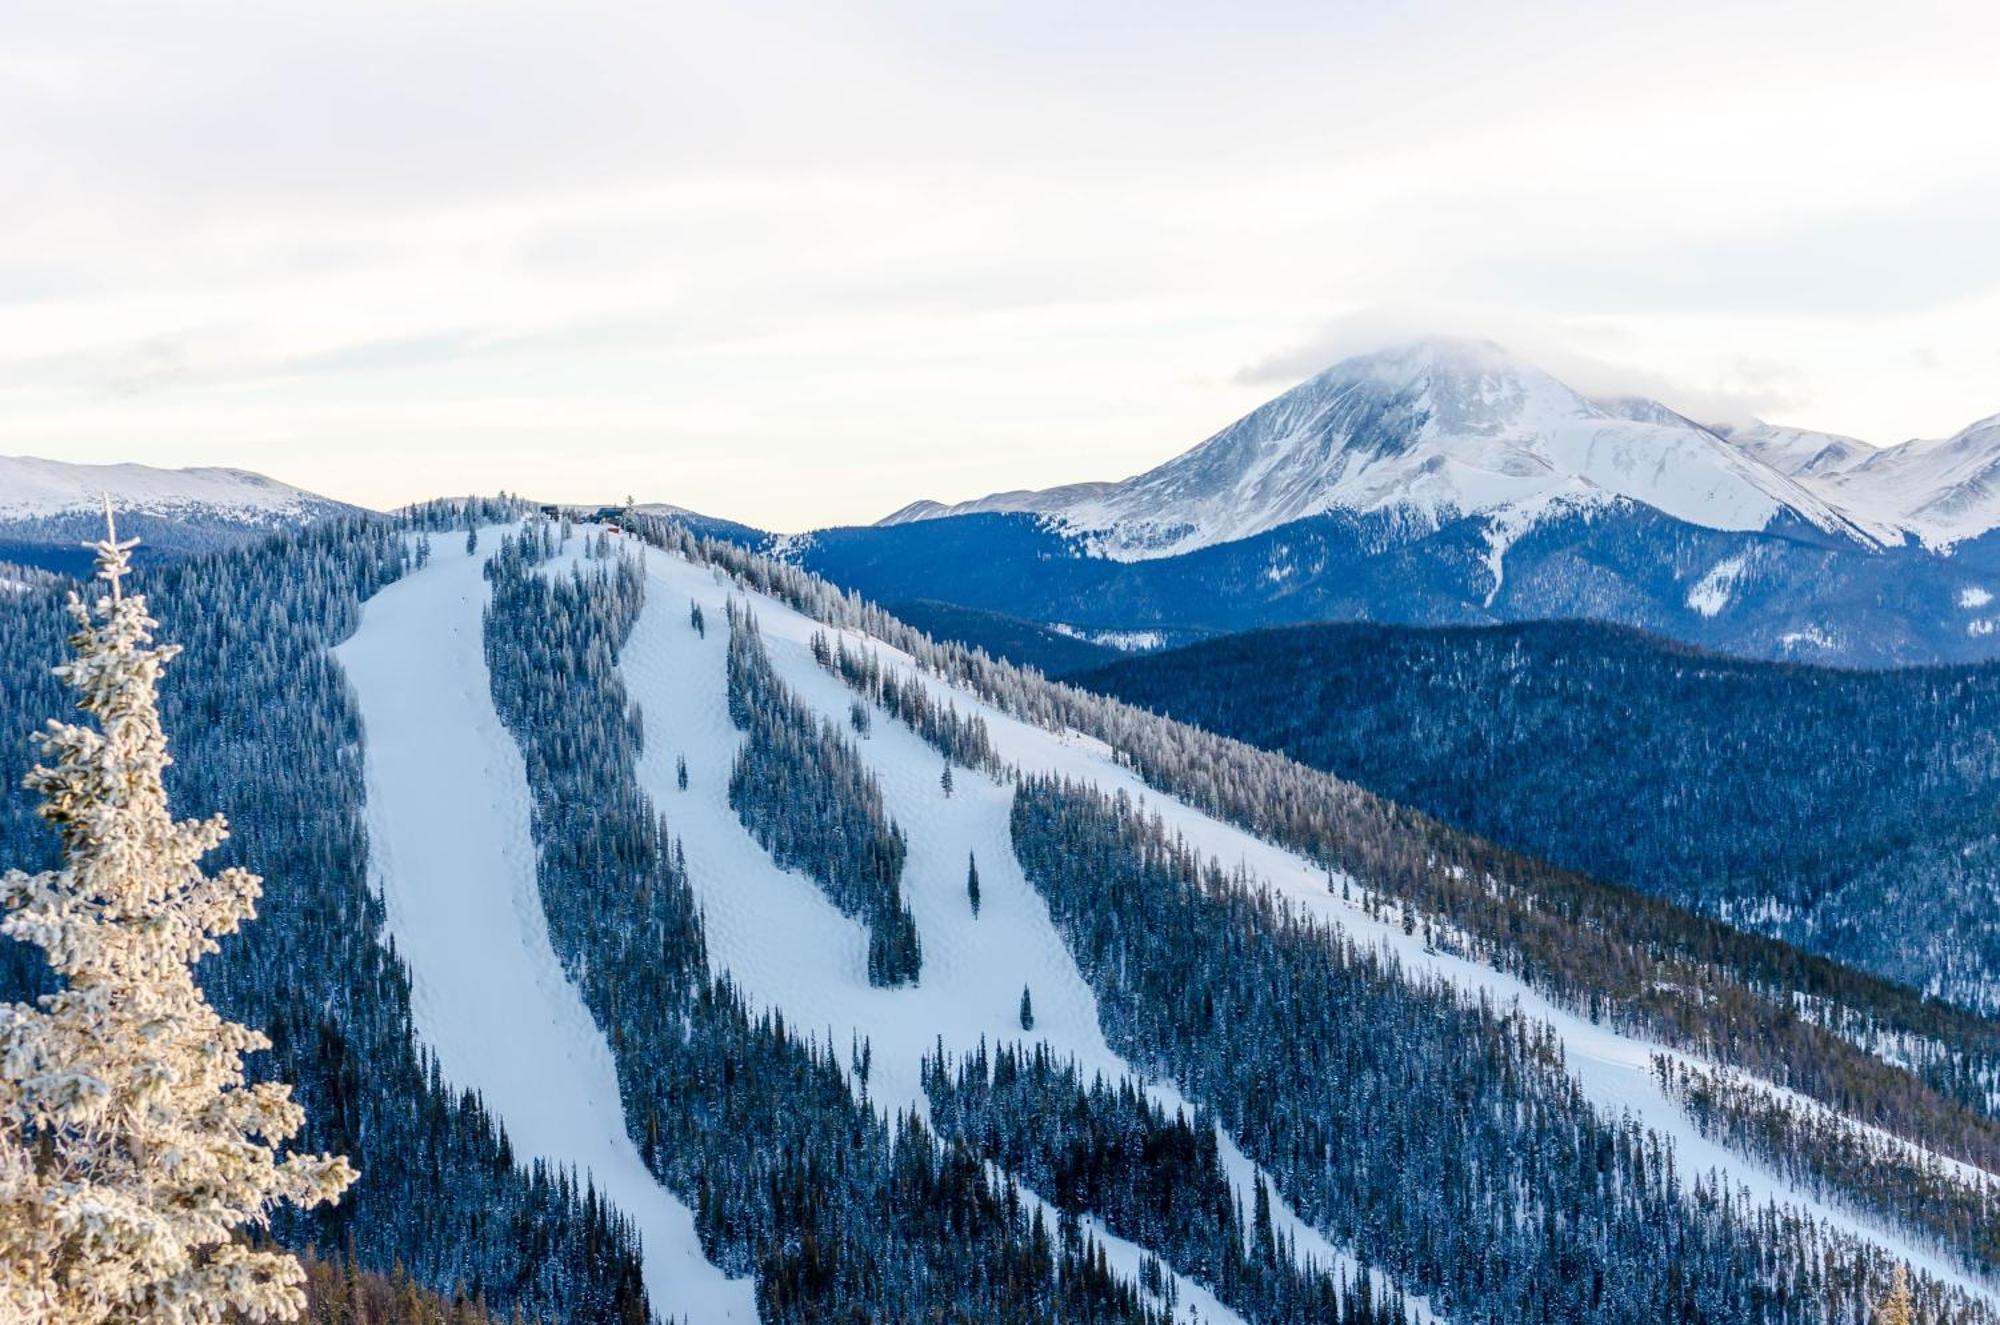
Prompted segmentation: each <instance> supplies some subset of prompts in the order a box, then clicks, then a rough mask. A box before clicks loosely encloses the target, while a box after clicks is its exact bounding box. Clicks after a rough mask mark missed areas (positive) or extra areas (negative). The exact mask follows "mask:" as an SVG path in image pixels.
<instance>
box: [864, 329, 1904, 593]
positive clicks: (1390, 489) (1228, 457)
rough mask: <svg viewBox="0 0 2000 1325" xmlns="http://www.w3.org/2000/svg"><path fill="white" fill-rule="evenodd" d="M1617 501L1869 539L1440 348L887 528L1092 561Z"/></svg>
mask: <svg viewBox="0 0 2000 1325" xmlns="http://www.w3.org/2000/svg"><path fill="white" fill-rule="evenodd" d="M1645 403H1646V404H1648V405H1652V402H1645ZM1617 498H1626V499H1629V500H1632V501H1636V502H1641V503H1644V504H1645V505H1648V506H1651V507H1654V508H1655V509H1657V510H1660V511H1662V512H1665V513H1666V514H1667V515H1670V516H1673V517H1675V518H1676V519H1680V520H1685V521H1687V522H1689V523H1692V524H1697V525H1702V526H1705V527H1707V528H1711V529H1725V530H1756V529H1762V528H1764V527H1765V526H1766V525H1768V524H1769V523H1770V522H1771V521H1772V520H1773V519H1774V518H1776V517H1777V516H1778V515H1779V513H1780V512H1782V511H1789V512H1791V513H1792V514H1794V515H1796V516H1797V517H1799V518H1800V519H1802V520H1804V521H1806V522H1807V523H1809V524H1812V525H1815V526H1817V527H1819V528H1821V529H1824V530H1827V531H1830V532H1834V533H1838V534H1842V535H1845V536H1849V537H1853V538H1856V539H1857V540H1863V541H1866V540H1868V539H1869V538H1870V537H1871V536H1870V535H1868V534H1866V533H1864V532H1863V531H1862V530H1861V529H1859V528H1857V527H1856V526H1855V525H1854V523H1853V522H1852V521H1850V520H1849V519H1848V518H1847V517H1846V516H1845V515H1844V514H1843V513H1842V512H1841V511H1839V510H1838V509H1836V508H1835V507H1834V506H1832V505H1831V504H1829V503H1828V502H1827V501H1825V500H1824V499H1823V498H1822V497H1820V496H1818V495H1816V494H1815V493H1814V492H1812V491H1810V490H1808V489H1807V488H1805V487H1804V486H1801V485H1800V484H1799V483H1797V482H1795V481H1794V480H1793V479H1791V478H1790V477H1788V476H1786V475H1785V474H1782V473H1779V472H1778V471H1777V470H1774V469H1772V468H1771V467H1770V466H1769V465H1767V464H1764V463H1762V462H1761V461H1759V460H1757V459H1754V458H1753V457H1752V456H1750V455H1749V454H1747V453H1746V452H1745V451H1744V450H1743V449H1740V448H1739V447H1736V446H1732V445H1730V444H1729V443H1728V442H1727V441H1725V440H1724V439H1723V438H1722V437H1720V436H1718V435H1717V434H1716V433H1715V432H1713V431H1711V430H1709V429H1707V428H1704V427H1702V426H1700V425H1698V424H1695V423H1692V422H1690V421H1689V420H1687V419H1685V418H1682V417H1681V416H1680V415H1678V414H1675V413H1674V412H1673V411H1671V410H1668V409H1666V408H1665V407H1664V406H1657V405H1654V406H1653V408H1651V409H1649V410H1638V409H1634V408H1632V402H1613V406H1612V407H1611V408H1606V407H1605V406H1603V405H1600V404H1597V403H1593V402H1592V401H1589V400H1587V399H1585V398H1584V397H1583V396H1581V395H1579V394H1577V393H1576V392H1575V391H1572V390H1571V389H1570V388H1569V387H1567V386H1564V385H1563V384H1562V383H1561V382H1558V381H1557V380H1556V379H1555V378H1553V377H1550V376H1549V375H1548V374H1546V373H1544V372H1541V371H1540V370H1538V369H1535V368H1532V367H1529V366H1528V365H1526V364H1523V363H1520V362H1518V361H1516V360H1513V359H1511V358H1509V357H1508V356H1507V355H1506V354H1505V353H1504V352H1503V351H1502V350H1500V349H1499V347H1497V346H1494V345H1490V344H1486V343H1484V342H1469V341H1455V340H1446V339H1428V340H1420V341H1416V342H1413V343H1411V344H1409V345H1404V346H1399V347H1397V348H1394V349H1391V350H1386V351H1383V352H1381V353H1379V354H1371V355H1365V356H1362V357H1359V358H1355V359H1349V360H1346V361H1344V362H1342V363H1338V364H1336V365H1334V366H1333V367H1332V368H1330V369H1328V370H1327V371H1326V372H1324V373H1321V374H1320V375H1319V376H1317V377H1315V378H1312V379H1311V380H1309V381H1307V382H1304V383H1302V384H1300V385H1299V386H1297V387H1294V388H1293V389H1292V390H1290V391H1287V392H1286V393H1284V394H1283V395H1281V396H1279V397H1277V398H1276V399H1274V400H1271V401H1269V402H1267V403H1266V404H1264V405H1262V406H1260V407H1259V408H1258V409H1256V410H1254V411H1252V412H1251V413H1250V414H1248V415H1245V416H1244V417H1243V418H1241V419H1239V420H1237V421H1236V422H1235V423H1232V424H1231V425H1229V426H1228V427H1227V428H1224V429H1223V430H1222V431H1221V432H1219V433H1217V434H1215V435H1214V436H1213V437H1211V438H1209V439H1208V440H1207V441H1205V442H1203V443H1201V445H1199V446H1197V447H1195V448H1194V449H1193V450H1191V451H1188V452H1186V453H1185V454H1183V455H1180V456H1177V457H1176V458H1174V459H1172V460H1169V461H1168V462H1166V463H1165V464H1163V465H1161V466H1159V467H1158V468H1156V469H1152V470H1149V471H1147V472H1146V473H1144V474H1140V475H1137V476H1135V477H1133V478H1129V479H1126V480H1124V481H1123V482H1121V483H1114V484H1074V485H1071V486H1070V487H1067V488H1055V489H1050V490H1048V491H1046V492H1008V493H996V494H994V495H992V496H990V497H984V498H980V499H979V500H977V501H972V502H965V503H961V504H959V505H956V506H943V505H939V504H938V503H935V502H919V503H915V504H913V505H912V506H909V507H905V508H904V509H903V510H901V511H898V512H896V513H895V514H894V515H891V516H890V517H888V519H887V520H886V521H885V522H884V523H904V522H908V521H911V520H922V519H936V518H938V517H940V516H946V515H962V514H968V513H972V512H976V511H1026V512H1033V513H1036V514H1039V515H1042V516H1044V517H1047V518H1048V519H1050V520H1051V521H1052V522H1054V523H1055V524H1056V525H1058V526H1059V527H1061V528H1063V529H1064V530H1066V531H1068V532H1070V533H1074V534H1077V535H1080V536H1082V537H1083V538H1084V539H1085V540H1086V542H1087V544H1088V545H1089V546H1090V547H1091V548H1092V550H1094V551H1095V552H1097V553H1099V554H1101V555H1104V556H1107V557H1112V558H1116V559H1119V560H1142V559H1145V558H1150V557H1166V556H1177V555H1180V554H1181V553H1185V552H1191V551H1193V550H1195V549H1196V548H1201V547H1206V546H1209V545H1210V544H1215V543H1226V542H1231V541H1233V540H1236V539H1241V538H1248V537H1250V536H1252V535H1254V534H1258V533H1262V532H1263V531H1265V530H1267V529H1274V528H1276V527H1278V526H1279V525H1283V524H1288V523H1290V522H1291V521H1293V520H1299V519H1304V518H1305V517H1307V516H1311V515H1318V514H1321V513H1323V512H1326V511H1330V510H1345V511H1353V512H1359V513H1369V512H1376V511H1393V512H1395V513H1397V514H1398V515H1400V516H1401V517H1402V518H1403V519H1404V520H1405V521H1407V522H1408V524H1409V525H1410V527H1412V528H1415V529H1420V530H1428V529H1433V528H1436V527H1437V526H1438V525H1440V524H1443V523H1445V522H1446V521H1448V520H1450V519H1453V518H1456V517H1459V516H1464V515H1483V514H1495V513H1500V514H1505V513H1507V512H1509V511H1516V512H1528V513H1529V514H1528V515H1527V516H1526V517H1525V519H1524V520H1520V519H1517V520H1515V521H1513V522H1512V523H1513V524H1514V525H1515V526H1517V527H1516V529H1515V531H1514V533H1513V535H1512V536H1511V537H1518V535H1519V532H1521V530H1523V529H1525V528H1526V527H1528V526H1529V525H1531V524H1532V523H1534V521H1535V520H1537V519H1541V518H1546V517H1547V516H1548V515H1549V514H1551V513H1552V512H1555V511H1558V510H1569V509H1574V508H1575V507H1577V506H1579V505H1592V504H1604V503H1607V502H1610V501H1613V500H1615V499H1617ZM1558 499H1560V500H1558ZM1511 537H1510V538H1509V541H1511ZM1502 551H1503V552H1504V548H1502Z"/></svg>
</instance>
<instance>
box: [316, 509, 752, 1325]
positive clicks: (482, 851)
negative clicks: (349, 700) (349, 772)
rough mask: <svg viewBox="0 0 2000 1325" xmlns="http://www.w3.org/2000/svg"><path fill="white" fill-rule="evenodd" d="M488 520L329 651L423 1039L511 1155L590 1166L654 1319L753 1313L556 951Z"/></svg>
mask: <svg viewBox="0 0 2000 1325" xmlns="http://www.w3.org/2000/svg"><path fill="white" fill-rule="evenodd" d="M502 532H504V531H503V530H500V529H486V530H483V531H482V532H481V534H480V539H479V543H480V549H481V550H480V552H479V553H476V554H474V555H472V556H468V555H466V553H465V551H464V540H463V538H462V537H460V536H457V535H452V534H440V535H438V536H436V537H434V538H433V539H432V554H431V560H430V561H429V563H428V564H426V565H425V566H424V567H423V568H421V569H419V570H417V571H414V572H412V573H411V574H410V575H408V576H406V577H404V578H403V579H401V580H399V581H397V582H396V583H395V584H392V585H390V586H388V587H387V588H385V589H383V590H382V591H381V592H380V593H378V594H376V595H375V596H374V597H373V598H371V599H369V600H368V602H367V603H366V604H364V605H363V607H362V612H361V624H360V626H359V628H358V629H356V631H355V633H354V635H353V637H352V638H351V639H349V640H348V641H347V642H346V643H344V644H342V645H341V646H340V647H339V648H337V649H336V650H334V656H335V657H336V658H337V659H338V661H339V662H340V664H341V666H342V667H343V668H344V669H345V670H346V672H347V676H348V679H349V680H350V681H351V682H352V684H353V686H354V689H355V693H356V697H357V700H358V703H359V707H360V711H361V718H362V723H363V730H364V733H365V736H364V771H365V780H366V787H367V810H366V819H367V828H368V843H369V856H370V859H369V869H370V874H371V876H372V878H373V879H374V881H375V884H376V886H377V887H378V888H379V889H380V890H381V892H382V896H383V899H384V901H385V903H386V907H387V912H388V928H389V933H390V935H391V936H392V937H393V939H394V940H395V944H396V950H397V951H398V952H399V953H400V954H401V955H402V957H403V959H404V960H405V961H406V962H408V963H409V967H410V973H411V977H412V980H413V986H414V987H413V989H412V1012H413V1016H414V1018H415V1022H416V1031H417V1034H418V1035H419V1036H420V1037H421V1039H422V1040H423V1042H424V1043H425V1044H427V1045H429V1046H430V1048H431V1050H432V1052H434V1053H435V1054H436V1056H437V1060H438V1065H439V1068H440V1069H441V1071H442V1072H443V1074H444V1076H445V1078H446V1080H448V1081H449V1082H450V1083H451V1084H452V1085H453V1086H456V1087H460V1088H463V1089H468V1090H473V1091H477V1092H478V1093H479V1094H480V1095H482V1096H483V1097H484V1099H485V1102H486V1105H487V1107H488V1108H489V1109H491V1110H492V1112H493V1114H494V1115H495V1116H496V1117H497V1118H498V1119H499V1120H500V1122H501V1123H502V1124H503V1125H504V1126H505V1128H506V1131H507V1135H508V1137H509V1139H510V1140H511V1141H512V1143H513V1146H514V1150H515V1153H516V1154H517V1155H518V1156H519V1157H520V1158H521V1159H522V1160H527V1159H531V1158H532V1159H540V1160H542V1161H544V1162H545V1163H547V1164H550V1165H553V1166H556V1167H559V1168H569V1169H573V1170H575V1171H576V1173H577V1175H578V1179H579V1180H581V1179H582V1178H583V1176H584V1175H585V1174H588V1176H589V1178H590V1180H591V1181H592V1182H594V1183H595V1184H596V1187H597V1190H598V1192H599V1193H600V1194H601V1195H603V1196H604V1197H605V1198H606V1199H607V1200H608V1201H609V1203H610V1204H611V1205H612V1206H613V1207H614V1208H615V1209H617V1210H619V1211H621V1212H622V1213H623V1214H624V1215H625V1216H626V1217H627V1218H629V1219H630V1220H631V1221H632V1222H633V1223H634V1224H635V1225H636V1227H637V1230H638V1233H639V1237H640V1240H641V1248H642V1252H643V1259H644V1276H645V1282H646V1290H647V1293H648V1294H649V1295H650V1297H651V1299H652V1303H653V1309H654V1310H655V1311H656V1312H658V1313H660V1314H661V1315H663V1316H665V1315H669V1314H672V1315H677V1316H685V1317H686V1318H687V1319H688V1320H689V1321H692V1322H709V1321H718V1322H745V1323H747V1322H754V1321H755V1320H756V1319H757V1312H756V1302H755V1293H754V1285H753V1284H752V1282H751V1281H750V1280H748V1279H730V1278H727V1277H726V1276H725V1275H724V1274H723V1273H722V1271H720V1270H719V1269H717V1268H716V1267H715V1266H714V1265H712V1264H711V1263H710V1262H709V1261H708V1259H707V1257H706V1256H704V1255H703V1253H702V1248H701V1243H700V1240H699V1239H698V1238H697V1237H696V1235H695V1227H694V1217H693V1215H692V1214H691V1213H690V1211H689V1210H688V1208H687V1207H686V1206H684V1205H682V1204H681V1203H680V1202H679V1201H678V1200H676V1199H675V1198H674V1197H673V1195H672V1194H671V1193H669V1192H668V1191H667V1190H666V1189H665V1188H663V1187H661V1186H660V1185H659V1183H658V1182H656V1181H655V1180H654V1178H653V1176H652V1174H651V1173H649V1172H648V1171H647V1169H646V1167H645V1165H644V1163H643V1162H642V1161H641V1160H640V1158H639V1154H638V1151H637V1149H636V1148H635V1147H634V1146H633V1143H632V1141H631V1138H630V1136H629V1134H628V1133H627V1131H626V1127H625V1118H624V1110H623V1107H622V1105H621V1103H620V1099H619V1093H618V1078H617V1073H616V1071H615V1069H614V1067H613V1063H612V1058H611V1050H610V1046H609V1045H608V1044H607V1043H606V1041H605V1038H604V1035H603V1034H602V1033H601V1032H600V1031H599V1029H598V1027H597V1025H596V1023H595V1022H594V1021H593V1020H592V1019H591V1016H590V1012H589V1010H588V1009H587V1008H585V1006H584V1004H583V1000H582V998H581V997H580V996H579V995H578V993H577V991H576V990H575V988H574V987H572V986H571V984H570V983H569V981H568V979H567V978H566V977H565V976H564V974H563V971H562V967H561V965H560V963H559V962H558V961H557V959H556V955H555V951H554V949H553V948H552V947H551V946H550V943H549V936H548V925H547V922H546V920H545V918H544V915H543V911H542V902H541V894H540V890H539V887H538V885H537V882H536V868H535V862H536V854H535V844H534V842H533V841H532V839H531V837H530V826H529V804H530V802H529V792H528V779H527V771H526V768H525V766H524V765H523V763H522V760H521V753H520V750H519V748H518V747H517V746H516V744H515V742H514V739H513V737H512V736H511V735H510V734H509V733H508V731H507V729H506V728H505V727H504V726H503V725H502V724H501V722H500V717H499V714H498V713H497V712H496V711H495V709H494V706H493V696H492V690H491V688H490V683H489V680H488V675H487V668H486V652H485V644H484V639H483V631H482V622H481V612H482V610H483V609H484V607H485V605H486V602H487V599H488V589H487V585H486V582H485V579H484V578H483V575H482V569H483V567H484V565H485V561H486V556H487V555H489V554H490V553H491V551H492V550H493V549H494V548H496V547H497V546H498V545H499V541H500V535H501V533H502Z"/></svg>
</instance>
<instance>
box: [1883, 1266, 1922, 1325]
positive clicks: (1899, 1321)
mask: <svg viewBox="0 0 2000 1325" xmlns="http://www.w3.org/2000/svg"><path fill="white" fill-rule="evenodd" d="M1916 1319H1917V1317H1916V1312H1915V1310H1914V1309H1913V1308H1912V1306H1911V1303H1910V1271H1909V1269H1908V1268H1907V1267H1905V1266H1902V1265H1898V1266H1897V1267H1896V1272H1895V1276H1894V1277H1893V1278H1892V1279H1891V1280H1890V1282H1889V1296H1888V1297H1886V1298H1884V1299H1882V1305H1881V1306H1879V1307H1876V1308H1875V1325H1915V1322H1916Z"/></svg>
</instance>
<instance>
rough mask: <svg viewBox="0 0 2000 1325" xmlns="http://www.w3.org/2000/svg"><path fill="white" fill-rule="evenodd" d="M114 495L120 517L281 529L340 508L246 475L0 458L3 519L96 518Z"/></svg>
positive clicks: (0, 516) (238, 471)
mask: <svg viewBox="0 0 2000 1325" xmlns="http://www.w3.org/2000/svg"><path fill="white" fill-rule="evenodd" d="M106 493H109V494H110V495H111V501H112V505H113V506H114V507H115V508H116V509H117V510H119V511H121V512H123V511H133V512H142V513H145V514H149V515H166V514H173V513H176V512H188V511H197V510H198V511H202V512H204V513H213V514H223V515H227V516H230V517H233V518H235V519H238V520H241V521H243V522H244V523H249V524H274V525H275V524H286V523H293V522H296V521H299V520H303V519H305V518H307V517H309V516H311V515H313V514H315V513H316V512H317V511H320V510H324V509H327V508H330V507H333V506H335V505H337V503H335V502H331V501H328V500H327V499H326V498H324V497H317V496H314V495H313V494H312V493H310V492H306V491H303V490H302V489H299V488H294V487H292V486H290V485H289V484H284V483H280V482H278V481H277V480H276V479H272V478H266V477H264V476H263V475H262V474H253V473H251V472H250V471H249V470H247V469H216V468H207V469H155V468H153V467H152V466H150V465H131V464H126V465H72V464H65V463H64V462H62V461H59V460H38V459H36V458H34V457H32V456H0V519H6V520H18V519H33V518H35V517H37V516H45V515H66V514H70V513H72V512H87V511H96V510H99V509H101V508H102V507H103V505H104V496H105V494H106Z"/></svg>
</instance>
